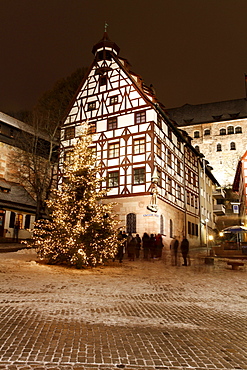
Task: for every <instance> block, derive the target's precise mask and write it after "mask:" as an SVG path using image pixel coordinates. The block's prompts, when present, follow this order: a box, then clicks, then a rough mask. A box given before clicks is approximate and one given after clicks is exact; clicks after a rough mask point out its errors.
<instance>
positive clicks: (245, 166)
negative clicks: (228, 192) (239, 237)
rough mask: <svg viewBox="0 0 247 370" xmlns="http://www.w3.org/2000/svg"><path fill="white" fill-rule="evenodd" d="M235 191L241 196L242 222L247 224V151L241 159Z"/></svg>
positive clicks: (240, 213) (234, 186) (235, 180)
mask: <svg viewBox="0 0 247 370" xmlns="http://www.w3.org/2000/svg"><path fill="white" fill-rule="evenodd" d="M233 191H235V192H237V193H238V196H239V203H240V207H239V216H240V221H241V224H242V225H244V226H245V227H246V226H247V151H246V152H245V153H244V155H243V156H242V158H241V159H240V161H239V163H238V166H237V170H236V174H235V178H234V183H233Z"/></svg>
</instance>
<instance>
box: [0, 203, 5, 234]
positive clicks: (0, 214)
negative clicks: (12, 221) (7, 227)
mask: <svg viewBox="0 0 247 370" xmlns="http://www.w3.org/2000/svg"><path fill="white" fill-rule="evenodd" d="M4 220H5V211H4V210H2V209H0V237H3V236H4Z"/></svg>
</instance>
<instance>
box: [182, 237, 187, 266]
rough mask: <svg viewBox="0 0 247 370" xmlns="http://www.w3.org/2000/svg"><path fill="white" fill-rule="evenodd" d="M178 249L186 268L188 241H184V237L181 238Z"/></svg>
mask: <svg viewBox="0 0 247 370" xmlns="http://www.w3.org/2000/svg"><path fill="white" fill-rule="evenodd" d="M180 248H181V252H182V256H183V259H184V263H183V266H187V265H188V264H187V256H188V253H189V241H188V239H186V237H185V236H184V237H183V240H182V242H181V245H180Z"/></svg>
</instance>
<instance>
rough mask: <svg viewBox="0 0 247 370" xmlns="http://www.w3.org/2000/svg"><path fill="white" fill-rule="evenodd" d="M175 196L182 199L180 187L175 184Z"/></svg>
mask: <svg viewBox="0 0 247 370" xmlns="http://www.w3.org/2000/svg"><path fill="white" fill-rule="evenodd" d="M177 198H178V199H179V200H181V199H182V189H181V186H180V185H177Z"/></svg>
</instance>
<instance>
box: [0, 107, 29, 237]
mask: <svg viewBox="0 0 247 370" xmlns="http://www.w3.org/2000/svg"><path fill="white" fill-rule="evenodd" d="M23 131H24V132H27V133H30V134H31V133H32V128H31V127H29V126H28V125H26V124H25V123H23V122H21V121H19V120H17V119H15V118H13V117H10V116H9V115H7V114H5V113H2V112H0V240H6V239H9V240H12V239H13V237H14V225H15V223H16V222H18V223H19V226H20V229H19V239H26V238H29V237H30V232H29V231H28V230H29V229H30V228H32V227H33V222H34V219H35V212H36V203H35V201H34V199H33V198H32V197H31V196H30V194H29V193H28V192H27V191H26V189H24V187H23V186H22V185H21V184H20V183H19V178H18V165H14V164H13V158H14V156H15V155H16V154H17V153H19V151H20V148H19V147H18V143H19V141H18V140H16V138H17V136H18V135H19V134H20V133H21V132H23Z"/></svg>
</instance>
